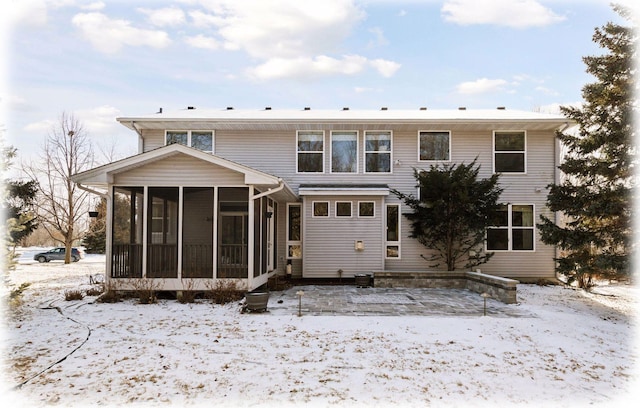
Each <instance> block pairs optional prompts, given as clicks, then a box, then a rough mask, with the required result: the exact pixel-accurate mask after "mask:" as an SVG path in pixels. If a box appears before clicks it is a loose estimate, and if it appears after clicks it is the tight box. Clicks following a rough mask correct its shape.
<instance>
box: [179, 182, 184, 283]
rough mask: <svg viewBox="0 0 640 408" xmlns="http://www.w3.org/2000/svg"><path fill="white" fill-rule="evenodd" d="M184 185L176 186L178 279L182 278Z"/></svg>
mask: <svg viewBox="0 0 640 408" xmlns="http://www.w3.org/2000/svg"><path fill="white" fill-rule="evenodd" d="M183 193H184V187H183V186H179V187H178V261H177V262H178V279H182V238H183V237H182V235H183V233H184V231H183V230H182V225H183V222H182V221H183V219H182V216H183V208H184V194H183Z"/></svg>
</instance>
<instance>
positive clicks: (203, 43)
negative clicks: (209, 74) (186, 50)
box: [184, 34, 220, 50]
mask: <svg viewBox="0 0 640 408" xmlns="http://www.w3.org/2000/svg"><path fill="white" fill-rule="evenodd" d="M184 41H185V43H187V44H188V45H190V46H192V47H194V48H203V49H206V50H217V49H219V48H220V43H219V42H218V40H216V39H215V38H212V37H207V36H204V35H202V34H198V35H196V36H193V37H186V38H185V40H184Z"/></svg>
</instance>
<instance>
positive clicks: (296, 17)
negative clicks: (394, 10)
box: [189, 0, 364, 59]
mask: <svg viewBox="0 0 640 408" xmlns="http://www.w3.org/2000/svg"><path fill="white" fill-rule="evenodd" d="M200 3H201V5H202V6H203V7H204V8H205V9H206V10H207V12H208V13H209V14H206V13H202V12H191V13H189V16H190V17H191V18H192V19H193V20H194V23H195V24H197V25H198V26H201V27H202V26H209V27H210V28H215V29H217V34H218V35H219V36H220V39H221V41H222V42H224V43H225V48H227V49H237V50H240V49H241V50H244V51H246V52H247V53H248V54H249V55H251V56H252V57H257V58H262V59H269V58H296V57H300V56H306V57H310V56H313V55H319V54H326V53H330V52H331V51H333V50H335V49H336V48H337V47H338V46H339V45H340V44H341V42H342V41H343V40H344V39H345V38H346V37H347V36H348V35H349V33H350V31H351V29H352V28H353V27H354V26H355V24H357V23H358V22H359V21H361V20H362V19H363V18H364V13H363V12H362V11H361V10H360V9H359V8H358V7H357V6H356V5H355V3H354V1H352V0H325V1H322V2H320V1H313V2H311V1H299V0H273V1H268V2H266V1H263V0H245V1H237V0H211V1H208V0H201V1H200Z"/></svg>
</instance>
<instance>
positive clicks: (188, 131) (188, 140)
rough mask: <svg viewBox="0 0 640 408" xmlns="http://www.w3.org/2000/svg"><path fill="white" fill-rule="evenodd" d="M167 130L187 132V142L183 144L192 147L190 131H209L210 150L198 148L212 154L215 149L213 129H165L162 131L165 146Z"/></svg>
mask: <svg viewBox="0 0 640 408" xmlns="http://www.w3.org/2000/svg"><path fill="white" fill-rule="evenodd" d="M169 132H176V133H178V132H179V133H186V134H187V144H186V145H185V146H188V147H193V146H191V132H196V133H211V150H200V149H198V150H200V151H201V152H205V153H211V154H213V153H214V152H215V150H216V132H215V131H213V130H184V129H167V130H165V131H164V144H165V146H166V145H167V136H168V133H169Z"/></svg>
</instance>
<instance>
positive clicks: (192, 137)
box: [165, 130, 213, 153]
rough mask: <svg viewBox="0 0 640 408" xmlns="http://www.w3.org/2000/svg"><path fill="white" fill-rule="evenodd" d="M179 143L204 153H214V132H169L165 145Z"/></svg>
mask: <svg viewBox="0 0 640 408" xmlns="http://www.w3.org/2000/svg"><path fill="white" fill-rule="evenodd" d="M174 143H179V144H182V145H185V146H190V147H193V148H194V149H198V150H202V151H203V152H207V153H213V132H212V131H195V130H167V132H166V135H165V144H167V145H170V144H174Z"/></svg>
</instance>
